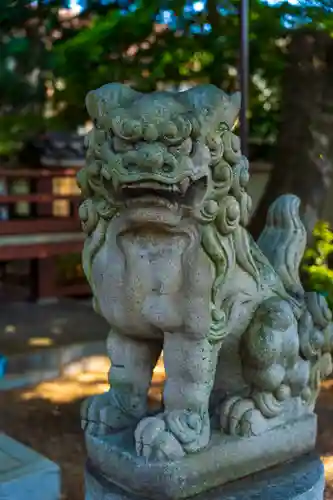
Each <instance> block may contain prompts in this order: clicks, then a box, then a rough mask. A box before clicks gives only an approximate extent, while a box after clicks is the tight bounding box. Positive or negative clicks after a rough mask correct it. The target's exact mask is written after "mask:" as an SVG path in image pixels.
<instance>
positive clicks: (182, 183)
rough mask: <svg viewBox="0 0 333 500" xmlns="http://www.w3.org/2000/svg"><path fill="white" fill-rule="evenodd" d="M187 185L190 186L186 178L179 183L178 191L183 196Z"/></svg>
mask: <svg viewBox="0 0 333 500" xmlns="http://www.w3.org/2000/svg"><path fill="white" fill-rule="evenodd" d="M189 185H190V179H189V178H188V177H186V179H184V180H183V181H182V182H181V183H180V190H181V192H182V194H185V193H186V191H187V190H188V188H189Z"/></svg>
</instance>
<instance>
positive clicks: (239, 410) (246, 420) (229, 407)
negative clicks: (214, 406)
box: [220, 396, 267, 437]
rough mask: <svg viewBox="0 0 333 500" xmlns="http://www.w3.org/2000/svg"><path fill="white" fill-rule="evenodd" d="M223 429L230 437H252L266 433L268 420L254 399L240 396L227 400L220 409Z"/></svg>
mask: <svg viewBox="0 0 333 500" xmlns="http://www.w3.org/2000/svg"><path fill="white" fill-rule="evenodd" d="M220 424H221V429H222V430H223V431H224V432H225V433H226V434H229V435H232V436H240V437H250V436H257V435H259V434H262V433H263V432H265V430H266V428H267V420H266V418H265V417H264V416H263V415H262V413H261V412H260V411H259V410H258V409H256V407H255V404H254V401H252V399H243V398H241V397H238V396H234V397H231V398H229V399H227V400H226V401H225V402H224V403H223V404H222V405H221V408H220Z"/></svg>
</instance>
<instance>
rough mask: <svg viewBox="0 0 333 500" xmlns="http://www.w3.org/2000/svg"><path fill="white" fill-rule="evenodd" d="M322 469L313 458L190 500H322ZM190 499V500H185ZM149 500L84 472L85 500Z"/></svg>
mask: <svg viewBox="0 0 333 500" xmlns="http://www.w3.org/2000/svg"><path fill="white" fill-rule="evenodd" d="M324 483H325V476H324V468H323V464H322V462H321V461H320V459H319V458H318V457H317V456H316V455H315V454H309V455H306V456H303V457H302V458H300V459H298V460H295V461H294V462H288V463H287V464H284V465H280V466H278V467H274V468H272V469H270V470H269V471H263V472H261V473H258V474H254V475H252V476H250V477H247V478H244V479H242V480H239V481H235V482H233V483H231V484H229V485H227V486H222V487H219V488H215V489H213V490H210V491H205V492H204V493H203V494H201V495H196V496H195V497H191V498H193V500H323V498H324ZM188 498H189V497H188ZM96 499H98V500H150V499H149V497H145V496H140V497H139V496H137V495H133V494H131V493H128V492H125V491H124V490H123V489H121V488H119V487H117V486H115V485H114V484H112V483H110V482H109V481H107V480H106V479H105V478H104V477H102V476H101V475H100V474H99V473H98V472H96V471H94V470H93V469H92V468H91V467H89V466H88V467H87V470H86V498H85V500H96Z"/></svg>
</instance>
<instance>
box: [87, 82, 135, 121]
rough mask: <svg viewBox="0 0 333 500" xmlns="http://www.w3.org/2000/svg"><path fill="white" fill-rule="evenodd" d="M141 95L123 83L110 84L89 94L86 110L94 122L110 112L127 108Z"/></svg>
mask: <svg viewBox="0 0 333 500" xmlns="http://www.w3.org/2000/svg"><path fill="white" fill-rule="evenodd" d="M138 95H140V94H139V92H136V91H135V90H133V89H131V88H130V87H128V86H127V85H124V84H122V83H108V84H107V85H103V87H100V88H99V89H97V90H92V91H91V92H88V94H87V96H86V108H87V111H88V113H89V115H90V117H91V118H92V119H93V120H97V119H98V118H101V117H102V116H105V115H106V114H107V113H108V112H109V111H111V110H113V109H116V108H121V107H125V106H127V105H128V104H129V103H130V102H131V101H133V100H134V99H135V98H136V97H137V96H138Z"/></svg>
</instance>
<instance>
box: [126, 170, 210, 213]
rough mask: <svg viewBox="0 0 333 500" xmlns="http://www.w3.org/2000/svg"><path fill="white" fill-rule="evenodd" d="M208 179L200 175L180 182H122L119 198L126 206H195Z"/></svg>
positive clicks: (173, 207)
mask: <svg viewBox="0 0 333 500" xmlns="http://www.w3.org/2000/svg"><path fill="white" fill-rule="evenodd" d="M207 186H208V180H207V178H206V177H201V178H200V179H198V180H195V181H193V180H191V179H190V178H189V177H186V178H185V179H183V180H182V181H181V182H177V183H174V184H167V183H163V182H157V181H139V182H130V183H124V184H122V185H121V187H120V193H121V198H122V199H123V201H124V203H125V205H126V206H127V207H129V208H130V207H135V206H163V207H166V208H169V209H175V208H176V209H178V208H179V207H180V206H183V207H189V208H191V207H195V206H197V205H199V204H200V203H201V202H202V200H203V198H204V196H205V194H206V191H207Z"/></svg>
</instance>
